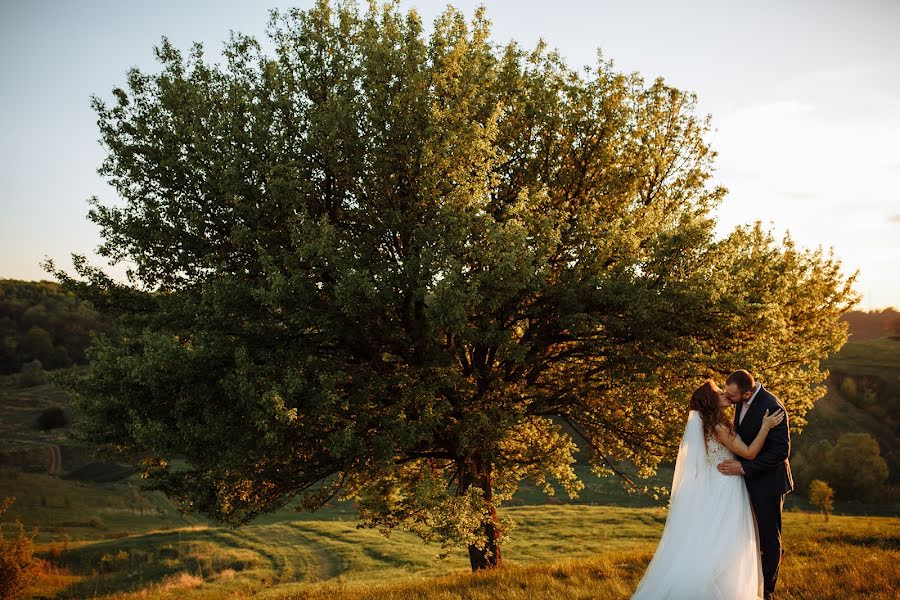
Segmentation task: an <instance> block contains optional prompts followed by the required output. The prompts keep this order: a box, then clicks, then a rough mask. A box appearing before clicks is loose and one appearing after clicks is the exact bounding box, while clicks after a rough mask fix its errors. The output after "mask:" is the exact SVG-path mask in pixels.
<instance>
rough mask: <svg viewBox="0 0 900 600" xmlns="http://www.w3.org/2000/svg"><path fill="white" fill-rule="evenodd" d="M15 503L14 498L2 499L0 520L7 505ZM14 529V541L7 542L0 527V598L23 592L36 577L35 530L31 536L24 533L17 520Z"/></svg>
mask: <svg viewBox="0 0 900 600" xmlns="http://www.w3.org/2000/svg"><path fill="white" fill-rule="evenodd" d="M13 502H15V497H14V496H10V497H7V498H4V499H3V506H2V507H0V519H2V517H3V515H4V514H5V513H6V511H7V509H8V508H9V505H10V504H12V503H13ZM16 527H17V528H18V535H17V536H16V539H14V540H9V541H7V540H6V538H5V537H4V535H3V528H2V527H0V598H13V597H15V596H17V595H18V594H21V593H22V592H23V591H25V590H26V589H27V588H28V587H29V586H30V585H31V584H32V583H34V581H35V579H37V575H38V566H39V565H38V561H37V559H35V557H34V544H33V542H34V536H35V535H36V534H37V530H33V531H32V532H31V534H30V535H29V534H27V533H25V528H24V527H22V522H21V521H20V520H19V519H18V518H17V519H16Z"/></svg>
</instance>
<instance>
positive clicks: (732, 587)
mask: <svg viewBox="0 0 900 600" xmlns="http://www.w3.org/2000/svg"><path fill="white" fill-rule="evenodd" d="M703 437H704V436H703V424H702V422H701V419H700V414H699V413H698V412H697V411H694V410H692V411H691V412H690V415H689V416H688V422H687V426H686V427H685V429H684V436H683V437H682V439H681V445H680V446H679V449H678V457H677V459H676V461H675V476H674V477H673V479H672V495H671V500H670V503H669V514H668V516H667V518H666V525H665V528H664V529H663V533H662V538H660V540H659V545H658V546H657V548H656V553H655V554H654V555H653V559H652V560H651V561H650V564H649V565H648V566H647V570H646V571H645V572H644V577H643V579H641V582H640V583H639V584H638V587H637V590H635V592H634V596H632V600H757V599H761V598H762V597H763V578H762V563H761V562H760V555H759V537H758V532H757V529H756V520H755V517H754V515H753V511H752V509H751V508H750V496H749V494H748V493H747V486H746V485H745V484H744V479H743V477H738V476H734V475H722V474H721V473H719V471H718V469H716V465H717V464H718V463H720V462H722V461H723V460H725V459H728V458H734V455H733V454H732V453H731V451H730V450H728V448H725V447H724V446H722V445H721V444H719V442H718V441H717V440H716V439H715V438H713V439H710V440H709V443H708V449H707V448H706V445H704V443H703Z"/></svg>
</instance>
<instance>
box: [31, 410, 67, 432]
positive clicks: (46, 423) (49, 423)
mask: <svg viewBox="0 0 900 600" xmlns="http://www.w3.org/2000/svg"><path fill="white" fill-rule="evenodd" d="M68 424H69V417H67V416H66V413H65V412H64V411H63V409H62V408H60V407H58V406H51V407H50V408H45V409H44V410H43V411H42V412H41V414H40V416H39V417H38V428H39V429H40V430H42V431H47V430H48V429H58V428H60V427H65V426H67V425H68Z"/></svg>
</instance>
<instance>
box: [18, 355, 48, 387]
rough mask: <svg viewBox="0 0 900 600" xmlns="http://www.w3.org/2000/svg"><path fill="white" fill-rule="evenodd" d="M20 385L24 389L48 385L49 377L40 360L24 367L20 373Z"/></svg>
mask: <svg viewBox="0 0 900 600" xmlns="http://www.w3.org/2000/svg"><path fill="white" fill-rule="evenodd" d="M19 383H20V384H21V385H22V387H33V386H35V385H44V384H45V383H47V375H46V373H44V365H42V364H41V361H39V360H33V361H31V362H27V363H25V364H24V365H22V370H21V372H20V373H19Z"/></svg>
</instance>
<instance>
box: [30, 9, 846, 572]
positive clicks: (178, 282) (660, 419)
mask: <svg viewBox="0 0 900 600" xmlns="http://www.w3.org/2000/svg"><path fill="white" fill-rule="evenodd" d="M269 32H270V37H271V40H272V48H273V49H274V56H268V55H265V54H264V53H263V52H262V50H261V48H260V45H259V44H258V43H257V42H256V41H255V40H253V39H251V38H248V37H246V36H242V35H235V36H234V37H233V38H232V40H231V41H230V42H229V43H228V44H227V46H226V49H225V56H226V61H225V63H224V65H222V66H218V65H215V64H208V63H207V62H205V61H204V58H203V53H202V48H201V47H200V46H199V45H197V46H195V47H194V49H193V50H192V51H191V53H190V56H189V58H187V59H185V58H184V57H183V56H182V54H181V53H180V52H179V51H178V50H177V49H175V48H174V47H172V45H171V44H170V43H169V42H168V41H167V40H164V41H163V43H162V44H161V46H160V47H159V48H157V50H156V51H157V56H158V58H159V60H160V62H161V65H162V69H161V72H159V73H157V74H146V73H143V72H140V71H138V70H136V69H135V70H132V71H130V72H129V75H128V83H127V86H126V87H127V89H121V88H116V89H114V90H113V99H112V100H111V104H108V103H107V102H105V101H102V100H101V99H99V98H95V100H94V107H95V109H96V111H97V113H98V117H99V124H100V129H101V136H102V139H103V143H104V147H105V148H107V149H108V151H109V154H108V156H107V157H106V160H105V161H104V163H103V166H102V173H103V174H104V175H105V176H107V177H108V178H109V181H110V183H111V184H112V185H113V186H114V187H115V188H116V190H117V191H118V194H119V196H120V197H121V198H122V203H121V204H117V205H112V206H104V205H102V204H100V203H99V201H97V200H96V199H94V200H92V205H93V208H92V209H91V212H90V218H91V219H92V220H93V221H94V222H96V223H97V224H98V225H99V227H100V230H101V233H102V235H103V238H104V243H103V246H102V248H101V253H102V254H103V255H105V256H106V257H107V258H109V259H111V260H112V261H113V262H115V261H117V260H123V259H127V260H128V261H129V262H130V264H132V269H131V270H130V271H129V282H128V283H127V284H124V283H117V282H114V281H113V280H111V279H110V278H109V277H108V276H106V275H105V274H104V273H103V272H102V271H101V270H100V269H97V268H93V267H91V266H89V265H87V263H86V262H85V260H84V258H83V257H77V256H76V257H75V265H76V271H77V273H78V274H79V275H80V276H81V279H80V280H76V279H74V278H72V277H70V276H69V275H67V274H66V273H62V272H60V271H58V270H56V269H55V268H54V267H53V264H52V263H48V264H47V265H46V266H47V268H48V270H49V271H51V272H53V273H54V274H55V275H56V277H57V278H58V279H59V280H60V281H61V282H63V283H64V284H65V285H66V289H69V290H73V291H75V292H77V293H78V294H79V297H81V298H83V299H85V300H87V301H89V302H90V303H91V305H92V306H95V307H97V308H98V309H99V310H100V311H101V312H103V313H105V314H107V313H108V314H110V315H114V316H115V317H116V318H117V319H118V323H119V324H120V325H119V326H120V329H119V331H118V333H117V334H115V335H107V336H102V337H100V338H99V339H98V340H97V342H96V343H95V344H94V345H92V346H91V348H90V350H89V356H90V359H91V361H90V365H89V369H88V370H87V372H86V373H85V374H84V375H83V376H81V375H78V374H73V375H72V377H71V378H70V380H69V383H68V387H69V389H71V390H72V391H73V392H75V399H74V400H73V402H74V405H75V406H76V408H77V409H78V410H79V411H80V413H81V415H82V417H83V418H82V419H80V420H79V422H78V435H79V436H80V439H83V440H86V441H89V442H90V443H92V444H95V445H99V446H100V447H101V448H103V449H106V450H107V451H108V453H109V454H110V455H112V456H115V457H117V458H119V459H126V460H134V461H137V460H139V459H142V460H143V466H144V474H145V475H146V477H147V479H146V481H147V482H148V484H149V485H150V486H151V487H152V488H154V489H160V490H163V491H164V492H165V493H166V494H168V495H169V496H170V498H172V499H174V500H175V501H177V502H178V503H179V504H180V505H181V506H182V507H183V508H184V509H185V510H196V511H200V512H202V513H204V514H207V515H209V516H211V517H213V518H215V519H218V520H221V521H225V522H229V523H234V524H240V523H246V522H248V521H250V520H251V519H253V518H254V517H255V516H257V515H259V514H261V513H264V512H267V511H272V510H275V509H277V508H280V507H282V506H284V505H285V504H286V503H287V502H289V501H290V500H291V499H293V498H294V497H295V496H297V495H298V494H299V495H300V499H301V504H302V506H303V507H305V508H307V509H310V510H312V509H316V508H318V507H321V506H322V505H324V504H325V503H326V502H328V501H329V500H330V499H331V498H332V497H334V496H335V495H336V494H341V496H342V497H345V498H357V499H358V504H359V507H360V515H361V517H362V519H363V523H364V524H365V525H367V526H369V527H374V528H378V529H380V530H383V531H389V530H391V529H394V528H406V529H409V530H412V531H414V532H415V533H417V534H418V535H420V536H421V537H422V538H423V539H425V540H428V541H432V540H434V541H439V542H442V543H443V544H444V547H445V549H446V548H448V547H452V546H458V545H461V546H466V547H468V550H469V558H470V563H471V566H472V568H473V569H478V568H489V567H493V566H496V565H499V564H500V562H501V554H500V543H501V540H502V537H503V533H504V531H505V530H506V529H507V523H506V522H502V521H501V520H500V519H499V518H498V514H497V511H496V506H497V505H498V504H500V503H502V502H503V501H505V500H507V499H509V498H510V497H511V496H512V494H513V492H514V491H515V490H516V489H517V487H518V485H519V482H520V481H521V480H522V479H524V478H529V479H533V480H536V481H538V482H540V483H541V484H542V485H543V486H545V487H550V485H551V483H550V482H551V481H554V482H556V483H558V484H559V485H560V486H562V487H563V488H564V489H566V491H567V492H568V493H569V494H572V495H575V494H577V492H578V490H579V489H580V488H581V487H582V485H583V484H582V483H581V482H580V481H579V480H578V478H577V477H576V475H575V472H574V470H573V469H572V462H573V460H574V458H573V452H574V451H575V450H576V443H575V440H573V439H572V437H571V436H570V435H569V434H568V433H566V431H565V430H564V429H563V428H562V427H561V424H566V425H568V426H570V428H571V429H570V430H571V431H573V432H575V435H576V436H578V437H577V438H576V439H578V440H580V441H581V442H582V443H583V444H584V445H585V446H587V447H589V448H590V449H591V457H590V460H591V464H592V466H593V468H594V470H595V471H596V472H597V473H600V474H610V473H612V472H613V470H614V469H615V466H614V465H615V464H616V461H619V460H629V461H631V462H632V463H634V464H635V465H636V466H637V469H638V474H641V475H649V474H650V473H652V472H653V471H654V469H655V468H656V467H657V466H658V465H659V464H660V462H661V461H663V460H671V459H672V458H674V454H675V452H676V451H677V441H678V438H679V436H680V433H681V431H682V428H683V422H679V420H680V419H679V418H673V415H685V413H686V411H685V399H686V397H687V394H688V393H689V391H690V390H691V389H692V388H693V387H695V386H696V385H697V384H698V382H699V381H702V379H703V378H704V377H706V376H710V375H713V376H724V374H725V373H727V372H729V371H730V370H732V369H733V368H735V367H739V366H740V367H746V368H749V369H751V370H752V371H754V372H756V373H757V374H758V375H759V376H760V378H762V379H765V380H766V381H767V383H768V385H769V387H771V388H772V389H774V390H775V391H776V392H778V393H779V395H780V396H781V397H782V398H783V399H785V400H786V402H787V405H788V409H789V410H790V411H791V415H792V422H793V423H794V426H795V427H802V426H803V424H804V420H803V415H805V413H806V412H807V411H808V410H809V409H810V408H811V407H812V404H813V402H814V400H815V399H817V398H818V397H820V396H821V395H822V393H823V391H824V387H823V385H822V382H823V378H824V373H823V371H822V370H821V367H820V364H821V362H820V361H821V360H822V359H823V358H824V357H825V356H827V355H828V354H829V353H831V352H834V351H835V350H836V349H837V348H839V347H840V345H841V344H842V343H843V342H844V340H845V339H846V326H845V325H844V324H842V323H840V322H839V318H840V316H841V314H843V313H844V312H845V311H846V310H848V308H849V307H850V306H851V305H852V304H853V303H854V302H855V301H856V298H857V296H856V294H855V292H853V290H852V287H851V284H852V281H853V278H852V277H850V278H848V277H846V276H845V275H843V274H842V272H841V268H840V263H839V262H838V261H836V260H835V259H834V258H833V257H832V256H830V255H827V254H825V253H823V252H820V251H815V252H809V251H804V250H801V249H798V248H796V247H795V246H794V244H793V243H792V242H791V241H790V239H785V240H783V241H776V240H775V239H774V238H773V237H772V236H771V235H770V234H768V233H766V232H765V231H763V229H762V228H761V226H759V225H758V224H757V225H756V226H746V227H740V228H737V229H736V230H735V231H733V232H731V233H730V234H728V235H727V236H726V237H725V238H724V239H721V240H719V239H717V235H716V232H715V227H714V226H715V220H714V217H713V215H712V213H711V211H712V209H713V208H714V207H715V206H716V205H717V204H718V203H719V201H720V200H721V198H722V197H723V196H724V194H725V190H724V189H723V188H721V187H716V186H714V185H712V184H711V183H710V182H711V177H712V170H713V158H714V157H715V152H713V151H712V150H711V149H710V148H709V146H708V144H707V143H706V142H705V140H704V136H705V135H706V134H707V133H708V131H709V119H708V118H705V119H699V118H697V117H696V116H695V114H694V111H695V108H696V98H695V97H694V96H693V95H690V94H686V93H684V92H682V91H680V90H677V89H675V88H672V87H670V86H668V85H666V84H665V82H664V81H662V80H661V79H658V80H655V81H653V82H652V83H646V82H645V81H644V80H643V79H642V78H641V77H640V76H639V75H637V74H631V75H625V74H621V73H617V72H615V71H614V70H613V69H612V65H611V63H609V62H606V61H603V60H602V58H600V59H598V61H597V64H596V65H594V66H593V67H592V69H591V70H590V71H589V72H587V71H586V72H578V71H576V70H572V69H570V68H568V67H567V66H566V65H565V63H564V62H563V60H562V59H561V58H560V56H559V54H558V53H556V52H548V51H547V48H546V44H544V43H543V41H542V42H540V43H539V45H538V47H537V48H536V49H535V50H533V51H524V50H522V49H521V48H520V47H519V46H518V45H517V44H515V43H510V44H508V45H507V46H505V47H503V48H499V47H497V46H496V45H495V44H492V43H491V42H490V41H489V34H490V24H489V22H488V21H487V19H486V18H485V15H484V9H483V8H480V9H478V10H477V11H476V14H475V18H474V19H473V21H472V23H471V25H469V24H468V23H467V22H466V20H465V18H464V16H463V15H462V14H461V13H459V11H457V10H455V9H453V8H452V7H451V8H448V9H447V10H446V11H445V12H444V13H443V14H442V15H441V16H440V17H439V18H438V19H437V20H436V22H435V27H434V32H433V33H432V34H431V37H430V38H429V39H425V38H424V36H423V33H422V32H423V28H422V24H421V21H420V19H419V17H418V15H417V14H416V13H415V11H410V12H409V13H408V14H407V15H406V16H404V15H402V14H401V13H400V12H399V9H398V5H397V4H396V3H394V4H391V5H386V6H383V7H378V6H377V4H376V3H374V2H372V3H371V4H370V10H369V12H368V13H367V14H365V15H360V14H359V12H358V11H357V10H356V8H355V6H354V5H352V4H350V3H342V4H341V5H339V6H338V7H334V6H332V5H331V4H330V3H329V2H327V1H324V0H322V1H319V2H317V3H316V4H315V6H314V7H313V8H312V9H310V10H307V11H303V10H290V11H289V12H288V13H286V14H278V13H274V14H273V18H272V21H271V24H270V29H269ZM174 455H181V456H183V457H184V458H185V459H186V460H187V464H188V465H189V466H188V468H187V469H186V470H178V471H176V470H173V469H171V468H170V463H169V461H170V459H171V457H172V456H174Z"/></svg>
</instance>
